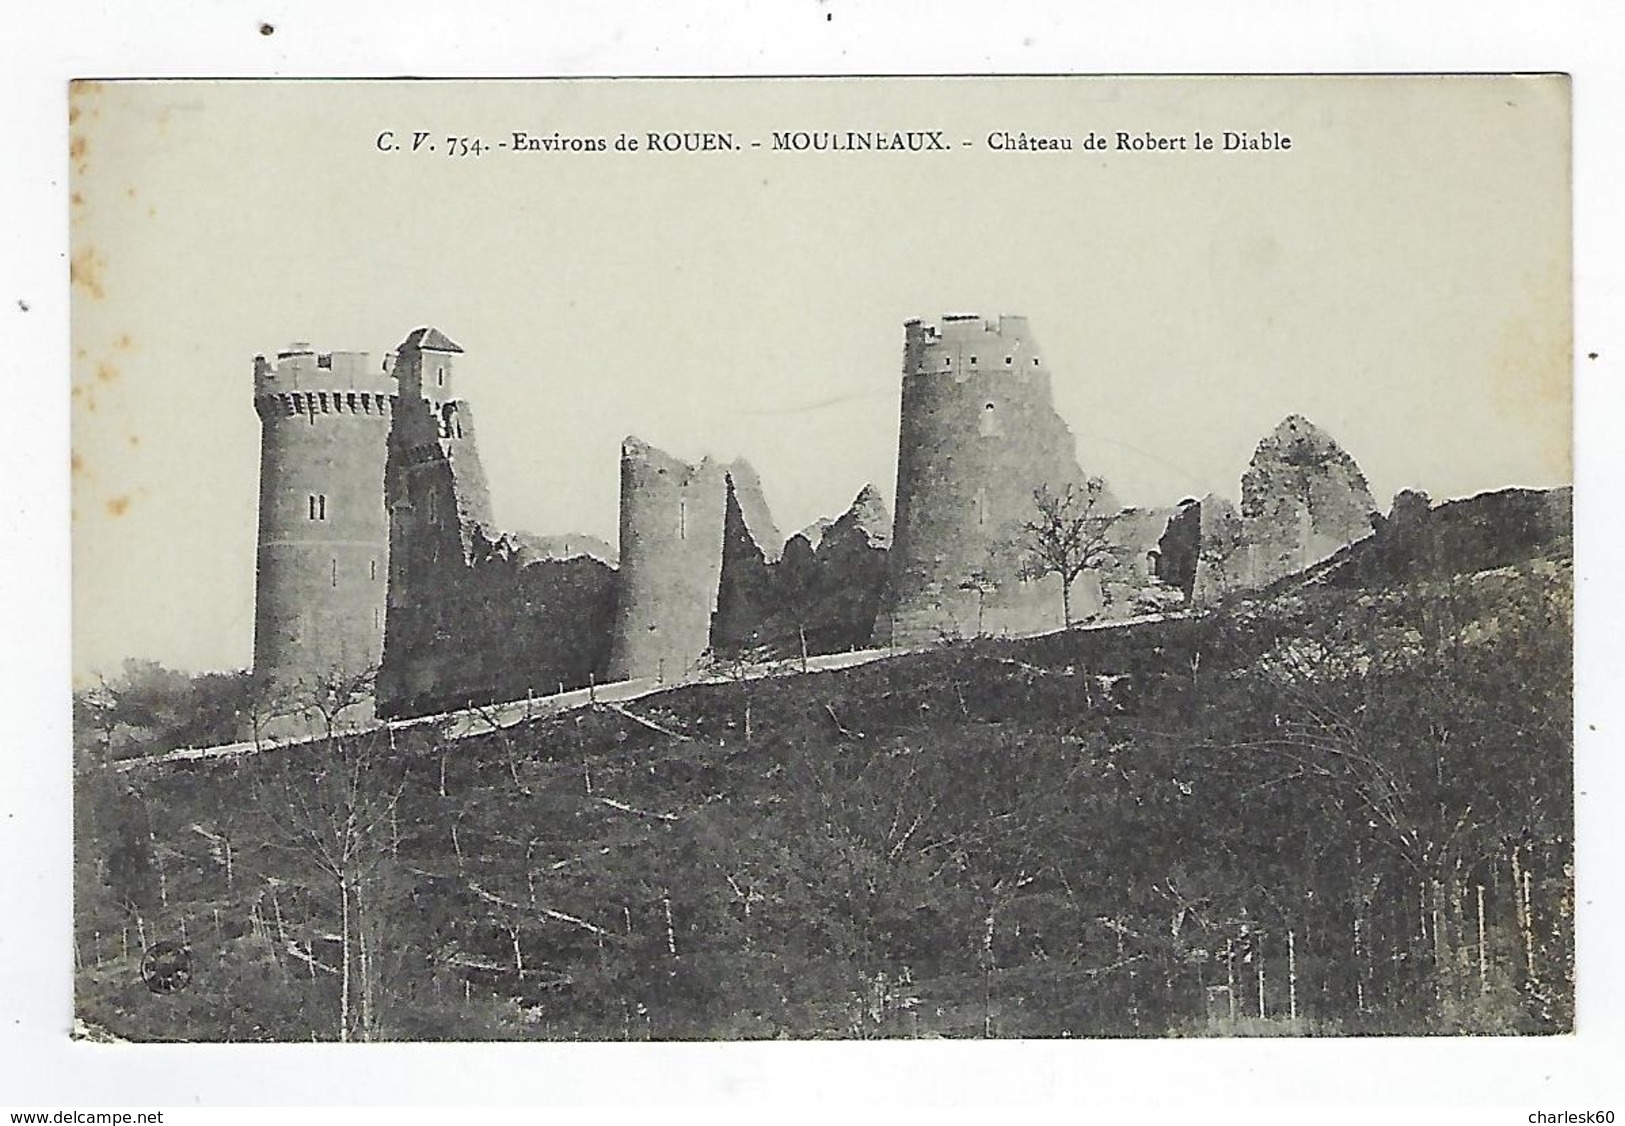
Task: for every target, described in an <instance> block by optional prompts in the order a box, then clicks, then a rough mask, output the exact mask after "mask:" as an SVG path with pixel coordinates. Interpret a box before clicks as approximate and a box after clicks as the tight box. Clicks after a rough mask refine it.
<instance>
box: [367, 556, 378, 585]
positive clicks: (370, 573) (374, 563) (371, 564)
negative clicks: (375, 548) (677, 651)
mask: <svg viewBox="0 0 1625 1126" xmlns="http://www.w3.org/2000/svg"><path fill="white" fill-rule="evenodd" d="M367 578H369V579H371V580H372V581H373V582H377V581H378V560H376V559H369V560H367Z"/></svg>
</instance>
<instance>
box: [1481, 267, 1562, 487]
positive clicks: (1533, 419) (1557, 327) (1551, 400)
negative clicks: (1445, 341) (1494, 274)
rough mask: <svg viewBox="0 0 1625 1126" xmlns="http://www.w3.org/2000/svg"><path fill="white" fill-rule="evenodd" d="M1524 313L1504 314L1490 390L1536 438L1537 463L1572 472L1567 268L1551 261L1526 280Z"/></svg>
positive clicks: (1503, 409)
mask: <svg viewBox="0 0 1625 1126" xmlns="http://www.w3.org/2000/svg"><path fill="white" fill-rule="evenodd" d="M1527 291H1528V300H1527V301H1526V303H1525V305H1524V309H1525V312H1524V313H1522V314H1521V315H1518V316H1513V317H1509V318H1507V320H1506V321H1504V322H1503V323H1502V325H1501V329H1500V332H1499V333H1498V334H1497V338H1496V342H1495V345H1496V346H1495V349H1494V352H1493V353H1492V360H1491V363H1492V369H1491V377H1492V380H1491V394H1492V396H1493V397H1492V400H1491V401H1492V402H1493V403H1494V405H1495V408H1496V411H1497V413H1501V414H1505V415H1507V416H1508V417H1510V418H1512V419H1515V420H1516V421H1517V422H1518V424H1519V425H1520V426H1522V427H1524V428H1526V429H1527V432H1528V433H1529V435H1530V436H1531V437H1532V438H1536V439H1538V445H1537V446H1536V449H1537V451H1538V453H1539V454H1540V458H1541V461H1542V462H1543V463H1544V465H1545V466H1546V467H1547V469H1549V470H1550V471H1551V472H1552V473H1554V474H1563V475H1567V476H1571V477H1572V475H1573V468H1574V434H1573V427H1572V425H1571V422H1570V418H1571V412H1572V406H1573V399H1574V381H1573V374H1572V371H1571V368H1572V366H1573V349H1572V347H1571V344H1570V336H1571V325H1572V320H1571V315H1570V310H1571V304H1570V288H1569V271H1568V264H1567V263H1566V262H1564V263H1561V264H1554V265H1552V266H1549V267H1548V268H1547V269H1545V270H1543V271H1540V272H1539V273H1536V274H1533V275H1531V276H1530V277H1529V279H1528V290H1527Z"/></svg>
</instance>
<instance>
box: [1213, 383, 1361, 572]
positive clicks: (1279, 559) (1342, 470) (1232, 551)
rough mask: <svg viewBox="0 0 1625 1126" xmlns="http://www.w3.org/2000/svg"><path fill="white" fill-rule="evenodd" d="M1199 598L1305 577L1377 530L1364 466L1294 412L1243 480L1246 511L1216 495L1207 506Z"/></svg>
mask: <svg viewBox="0 0 1625 1126" xmlns="http://www.w3.org/2000/svg"><path fill="white" fill-rule="evenodd" d="M1199 507H1200V514H1199V524H1200V529H1201V537H1200V544H1199V547H1198V550H1197V566H1196V576H1195V580H1194V582H1193V584H1192V588H1193V589H1192V596H1193V599H1194V600H1195V601H1196V602H1199V603H1205V602H1212V601H1214V600H1216V599H1218V598H1219V597H1221V596H1222V595H1224V594H1225V593H1226V592H1228V591H1232V590H1243V589H1251V588H1254V587H1260V586H1266V585H1268V584H1269V583H1272V582H1274V581H1275V580H1277V579H1280V578H1284V577H1285V576H1287V575H1292V574H1297V573H1298V572H1301V571H1304V570H1306V569H1308V568H1309V567H1312V566H1314V565H1315V564H1316V563H1319V562H1321V561H1323V560H1325V559H1328V558H1330V557H1331V556H1332V555H1334V554H1335V553H1337V552H1338V551H1340V550H1342V549H1343V548H1344V547H1346V546H1348V545H1349V544H1351V543H1354V542H1355V541H1356V540H1360V539H1363V538H1364V537H1366V536H1368V535H1370V534H1371V530H1372V521H1373V517H1375V516H1376V514H1377V506H1376V504H1375V503H1374V502H1373V501H1372V499H1371V490H1370V488H1369V487H1368V486H1367V484H1366V480H1365V475H1364V474H1363V473H1361V472H1360V467H1359V466H1358V465H1357V464H1355V461H1354V459H1353V458H1352V457H1350V456H1349V455H1348V454H1347V453H1345V452H1344V451H1343V449H1342V448H1341V447H1340V446H1339V445H1338V444H1337V443H1336V442H1335V441H1333V440H1332V438H1331V437H1330V436H1329V435H1328V434H1327V433H1326V432H1325V431H1323V430H1321V429H1320V428H1319V427H1317V426H1316V425H1315V424H1314V423H1312V422H1310V421H1309V420H1308V419H1306V418H1304V417H1303V416H1301V415H1289V416H1287V417H1286V418H1285V419H1283V420H1282V421H1281V423H1280V425H1278V426H1277V427H1276V428H1275V429H1274V430H1272V431H1271V432H1270V433H1269V434H1267V435H1266V436H1265V437H1264V438H1263V440H1262V441H1260V442H1259V443H1258V447H1257V449H1256V450H1255V451H1254V453H1253V458H1252V461H1251V463H1250V464H1249V465H1248V467H1247V471H1246V473H1245V474H1243V476H1242V479H1241V508H1240V510H1239V511H1238V510H1237V509H1236V507H1235V506H1234V505H1232V504H1230V503H1229V502H1228V501H1226V500H1224V499H1223V498H1222V497H1217V496H1213V495H1209V496H1208V497H1206V498H1204V499H1203V500H1202V501H1201V504H1200V506H1199Z"/></svg>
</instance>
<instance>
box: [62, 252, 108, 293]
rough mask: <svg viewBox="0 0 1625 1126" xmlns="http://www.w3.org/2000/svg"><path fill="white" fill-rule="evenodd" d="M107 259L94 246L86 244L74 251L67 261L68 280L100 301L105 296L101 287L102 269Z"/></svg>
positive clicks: (105, 265)
mask: <svg viewBox="0 0 1625 1126" xmlns="http://www.w3.org/2000/svg"><path fill="white" fill-rule="evenodd" d="M106 267H107V261H106V259H104V258H103V257H102V256H101V255H100V254H97V253H96V248H95V247H91V246H87V247H85V248H84V249H83V250H79V251H76V252H75V253H74V256H73V257H72V258H71V259H69V261H68V280H69V282H70V283H71V284H72V285H73V286H74V287H75V288H77V289H82V290H84V291H85V293H87V294H88V295H89V296H91V297H93V298H95V299H96V300H97V301H100V300H101V299H102V298H103V297H105V296H107V292H106V291H105V290H104V289H103V288H102V271H103V270H104V269H106Z"/></svg>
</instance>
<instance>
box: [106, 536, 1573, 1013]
mask: <svg viewBox="0 0 1625 1126" xmlns="http://www.w3.org/2000/svg"><path fill="white" fill-rule="evenodd" d="M1435 511H1443V510H1442V509H1440V510H1435ZM1458 515H1459V514H1458ZM1452 519H1456V517H1452ZM1379 539H1380V537H1379ZM1406 542H1409V541H1406ZM1367 550H1378V548H1369V549H1367ZM1417 558H1418V557H1415V556H1405V557H1403V558H1401V557H1400V556H1398V555H1395V556H1394V557H1393V559H1391V560H1390V561H1389V562H1390V564H1391V565H1383V566H1377V565H1375V564H1373V565H1372V566H1369V567H1362V568H1359V569H1344V570H1343V571H1342V572H1341V577H1340V578H1339V579H1338V580H1337V581H1335V582H1332V581H1321V582H1316V583H1312V584H1309V585H1303V584H1297V585H1292V584H1285V585H1280V586H1278V587H1277V588H1275V589H1272V590H1271V591H1268V592H1265V593H1263V594H1261V595H1258V596H1256V597H1253V598H1250V599H1237V600H1233V601H1231V602H1228V603H1226V604H1224V605H1222V606H1220V607H1218V608H1217V609H1215V610H1214V611H1213V612H1212V613H1211V614H1209V615H1207V616H1205V617H1201V618H1192V619H1187V620H1171V621H1166V622H1155V623H1147V624H1144V625H1140V626H1136V627H1132V628H1128V629H1124V630H1120V631H1099V632H1094V633H1084V632H1079V631H1073V632H1069V633H1059V634H1052V635H1048V636H1045V637H1039V638H1033V639H1029V640H1024V641H992V640H983V641H976V642H965V643H956V644H952V645H948V646H945V647H943V648H940V649H937V650H933V651H930V652H926V653H921V654H917V655H913V656H908V657H901V658H897V659H893V660H888V661H882V662H877V663H875V664H872V665H868V666H865V667H863V668H860V669H851V670H845V671H840V672H828V673H814V674H807V675H793V676H786V677H782V678H771V679H762V680H741V681H739V682H737V683H729V684H721V685H711V686H700V687H691V688H686V689H681V690H676V691H673V692H670V693H666V694H664V695H661V696H657V697H650V698H646V699H644V700H641V701H638V702H637V703H636V704H635V705H631V706H629V707H627V708H625V709H610V708H603V709H598V710H590V711H584V712H577V713H572V714H568V715H562V716H558V717H554V718H552V719H549V720H544V721H539V722H536V723H534V724H531V725H528V726H526V727H522V728H517V729H512V730H508V731H502V732H496V733H493V734H492V735H490V736H486V737H482V738H478V739H471V740H465V741H462V742H459V743H455V744H446V743H444V742H443V741H442V740H438V739H436V738H435V736H434V734H433V733H432V732H425V733H418V734H415V735H414V736H413V737H412V741H411V742H410V743H408V742H407V741H406V739H405V738H404V737H403V738H402V739H401V740H400V741H398V742H397V743H396V745H394V746H391V745H390V744H389V742H388V741H387V740H381V739H372V740H359V741H351V742H347V743H343V744H335V745H332V746H326V747H318V748H314V749H306V750H302V751H299V752H298V753H296V754H295V753H283V752H270V753H265V754H261V755H257V756H252V757H251V758H248V759H245V760H242V761H238V762H214V763H199V764H194V765H190V766H180V767H169V768H164V769H160V770H147V771H137V772H134V773H132V774H128V775H115V774H113V773H111V772H108V771H105V770H103V769H101V768H100V767H99V766H97V765H96V764H95V763H94V762H89V761H87V762H85V763H84V764H83V765H82V769H81V772H80V777H79V794H80V801H79V803H78V812H77V817H78V819H79V825H78V837H77V839H78V840H79V842H80V850H79V856H78V864H77V876H78V889H77V890H78V901H77V908H78V910H77V916H76V933H77V937H78V945H77V951H76V954H77V965H78V971H79V972H78V978H77V980H78V1013H79V1016H81V1017H82V1018H83V1019H85V1020H86V1021H89V1022H92V1023H94V1024H97V1025H100V1026H103V1027H105V1028H107V1029H108V1030H109V1031H110V1032H111V1033H113V1034H116V1035H118V1036H121V1037H125V1038H129V1039H295V1040H308V1039H310V1038H311V1037H312V1036H315V1037H317V1038H323V1039H329V1038H340V1037H342V1038H353V1039H366V1038H392V1039H416V1038H432V1039H464V1038H469V1039H472V1038H490V1037H500V1038H576V1037H580V1038H612V1039H622V1038H636V1039H643V1038H692V1037H709V1038H732V1037H771V1036H792V1037H828V1036H839V1037H870V1036H875V1037H880V1036H953V1037H958V1036H984V1035H993V1036H1085V1035H1119V1036H1132V1035H1151V1036H1160V1035H1171V1034H1173V1035H1177V1034H1202V1033H1254V1032H1256V1033H1270V1032H1282V1031H1285V1032H1295V1033H1306V1034H1315V1033H1322V1034H1336V1033H1407V1034H1430V1033H1451V1032H1553V1031H1562V1030H1566V1029H1567V1028H1569V1027H1570V1026H1571V1024H1572V1011H1573V1005H1572V1001H1573V969H1572V966H1573V961H1572V949H1573V889H1572V871H1573V869H1572V841H1571V833H1572V830H1571V824H1572V813H1571V811H1572V804H1573V803H1572V793H1571V777H1572V772H1571V758H1572V753H1571V748H1572V730H1571V704H1570V700H1571V690H1570V684H1571V656H1570V649H1571V644H1570V639H1571V637H1572V604H1573V599H1572V564H1571V561H1570V559H1569V557H1568V546H1567V542H1566V541H1564V540H1560V541H1557V542H1553V540H1552V539H1551V538H1550V537H1536V539H1535V540H1533V541H1531V542H1530V543H1527V544H1525V545H1523V547H1522V548H1520V549H1519V550H1517V551H1514V552H1512V553H1511V554H1510V555H1507V554H1505V553H1503V554H1502V555H1499V556H1496V557H1495V558H1493V559H1488V558H1487V559H1484V560H1482V562H1484V563H1486V564H1489V566H1487V567H1486V568H1484V569H1479V568H1478V567H1477V566H1476V564H1477V562H1480V561H1478V560H1470V559H1464V560H1463V562H1462V564H1461V565H1460V566H1458V567H1456V568H1455V569H1454V570H1452V569H1451V568H1450V567H1447V566H1441V565H1440V564H1439V562H1438V559H1437V557H1436V556H1429V557H1428V558H1429V561H1428V562H1427V565H1426V566H1422V565H1419V564H1418V563H1417V562H1416V559H1417ZM160 939H169V940H174V941H176V942H178V943H184V944H186V945H187V947H188V948H189V950H190V957H191V975H190V979H189V981H188V982H187V985H186V987H185V988H184V989H180V990H178V991H176V992H172V993H168V994H156V993H153V992H151V991H150V990H149V989H148V988H146V987H145V986H144V985H143V984H142V981H141V976H140V972H139V956H140V951H141V950H142V949H143V948H144V947H146V946H149V945H151V944H152V943H154V942H156V941H158V940H160Z"/></svg>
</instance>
